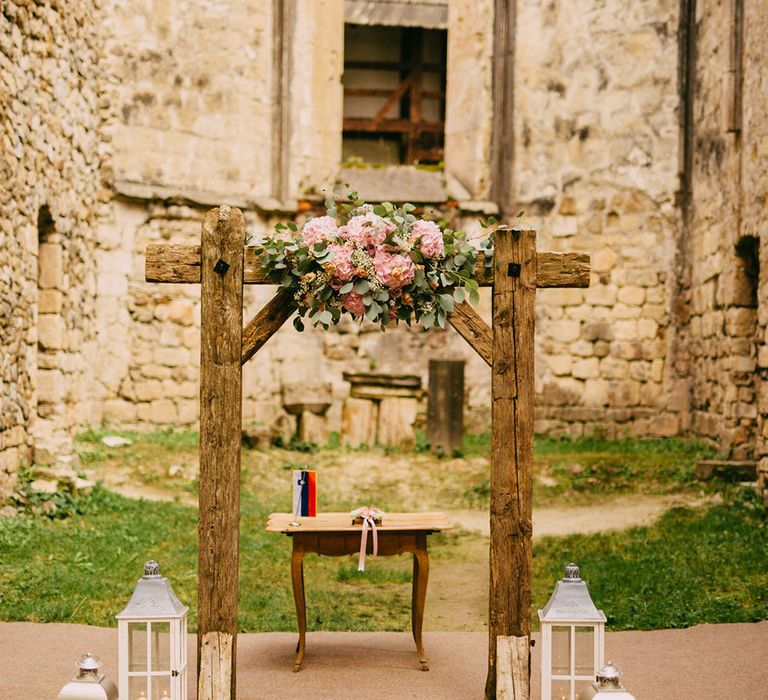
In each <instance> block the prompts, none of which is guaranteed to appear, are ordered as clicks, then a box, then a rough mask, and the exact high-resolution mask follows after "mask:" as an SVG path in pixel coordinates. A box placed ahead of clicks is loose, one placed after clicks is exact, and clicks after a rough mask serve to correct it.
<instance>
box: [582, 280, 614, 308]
mask: <svg viewBox="0 0 768 700" xmlns="http://www.w3.org/2000/svg"><path fill="white" fill-rule="evenodd" d="M584 300H585V301H586V302H587V304H592V305H594V306H613V305H614V304H615V303H616V286H615V285H613V284H599V283H597V284H595V285H594V286H591V287H590V288H589V289H587V290H585V292H584Z"/></svg>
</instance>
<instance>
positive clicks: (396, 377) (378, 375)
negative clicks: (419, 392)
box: [341, 372, 421, 389]
mask: <svg viewBox="0 0 768 700" xmlns="http://www.w3.org/2000/svg"><path fill="white" fill-rule="evenodd" d="M341 376H342V377H343V378H344V381H345V382H349V383H350V384H352V385H353V386H356V385H362V386H386V387H402V388H406V389H421V377H420V376H419V375H418V374H389V373H386V374H385V373H383V372H344V373H343V374H342V375H341Z"/></svg>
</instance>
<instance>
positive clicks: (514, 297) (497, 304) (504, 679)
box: [145, 205, 590, 700]
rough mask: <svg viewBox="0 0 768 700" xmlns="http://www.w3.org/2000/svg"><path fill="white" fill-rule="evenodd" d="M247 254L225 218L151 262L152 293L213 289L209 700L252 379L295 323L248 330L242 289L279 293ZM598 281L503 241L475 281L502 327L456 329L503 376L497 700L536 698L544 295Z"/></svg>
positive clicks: (241, 231)
mask: <svg viewBox="0 0 768 700" xmlns="http://www.w3.org/2000/svg"><path fill="white" fill-rule="evenodd" d="M244 240H245V223H244V220H243V215H242V213H241V212H240V210H238V209H235V208H230V207H229V206H226V205H223V206H221V207H218V208H216V209H212V210H211V211H209V212H208V213H207V214H206V215H205V217H204V219H203V226H202V238H201V245H199V246H196V245H150V246H148V247H147V253H146V271H145V272H146V280H147V282H160V283H186V284H196V283H200V284H202V290H201V307H202V313H201V322H200V333H201V343H200V345H201V348H200V509H199V510H200V513H199V525H198V536H199V555H198V557H199V559H198V633H197V645H198V655H197V659H198V668H197V670H198V698H199V700H234V698H236V692H235V680H236V676H235V666H236V642H237V591H238V573H239V546H240V543H239V540H240V532H239V525H240V448H241V429H242V425H241V423H242V365H243V364H245V363H246V362H247V361H248V360H249V359H250V358H251V357H253V356H254V355H255V354H256V352H258V350H259V349H260V348H261V347H262V346H263V345H264V343H266V342H267V341H268V340H269V339H270V338H271V337H272V335H273V334H274V333H275V332H276V331H277V330H278V329H279V328H280V327H281V326H282V325H283V323H285V321H287V320H288V319H289V318H290V317H291V315H292V314H293V312H294V311H295V310H296V307H295V305H294V303H293V300H292V299H291V297H290V295H289V294H288V293H287V292H286V291H285V290H280V291H278V292H277V293H276V294H275V296H274V297H273V298H272V299H271V300H270V301H269V302H268V303H267V304H266V305H265V306H264V307H263V308H262V309H261V310H260V311H259V312H258V313H257V314H256V316H255V317H254V318H253V319H252V320H251V321H250V322H249V323H248V324H247V325H246V326H245V327H243V284H274V283H273V282H271V281H270V280H268V279H267V277H266V275H265V274H264V273H263V272H262V271H261V263H260V260H259V257H258V255H257V254H256V252H255V250H254V249H253V248H248V247H245V245H244ZM589 273H590V270H589V255H587V254H583V253H537V251H536V233H535V232H534V231H519V230H510V229H506V228H501V229H499V230H498V231H497V233H496V237H495V250H494V259H493V266H492V268H486V267H485V265H484V261H483V260H480V261H478V265H477V271H476V275H475V279H476V280H477V281H478V282H479V283H480V284H481V285H483V286H491V287H493V324H492V327H489V326H488V324H487V323H486V322H485V321H484V320H483V319H482V318H481V317H480V316H479V315H478V314H477V312H476V311H475V310H474V309H473V308H472V307H471V306H470V305H469V304H466V303H463V304H457V305H456V307H455V309H454V311H453V313H452V314H451V315H450V316H449V322H450V324H451V325H452V326H453V327H454V328H455V329H456V330H457V331H458V332H459V334H460V335H461V336H462V337H463V338H464V339H465V340H466V341H467V342H468V343H469V344H470V345H471V346H472V347H473V348H474V349H475V351H476V352H477V353H478V354H479V355H480V357H482V358H483V360H485V362H486V363H487V364H488V365H489V366H490V368H491V397H492V399H491V400H492V413H491V416H492V430H493V437H492V458H491V506H490V525H491V546H490V602H489V624H488V630H489V639H488V646H489V654H488V676H487V681H486V689H485V694H486V697H487V698H496V697H502V696H503V697H504V698H515V700H523V699H524V700H528V698H529V695H530V688H529V685H530V683H529V677H530V634H531V625H530V612H531V537H532V532H533V527H532V521H531V486H532V476H531V475H532V465H533V408H534V327H535V299H536V289H537V288H539V287H588V286H589ZM497 649H498V655H497ZM497 661H498V663H497ZM497 665H498V668H497Z"/></svg>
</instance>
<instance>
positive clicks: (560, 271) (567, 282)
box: [144, 244, 589, 288]
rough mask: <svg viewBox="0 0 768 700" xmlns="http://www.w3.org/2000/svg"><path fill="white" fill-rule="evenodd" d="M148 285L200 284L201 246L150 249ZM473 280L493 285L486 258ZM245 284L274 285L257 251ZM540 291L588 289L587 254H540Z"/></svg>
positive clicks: (248, 260)
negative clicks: (262, 268) (549, 289)
mask: <svg viewBox="0 0 768 700" xmlns="http://www.w3.org/2000/svg"><path fill="white" fill-rule="evenodd" d="M144 276H145V279H146V281H147V282H161V283H162V282H166V283H181V284H197V283H199V282H200V246H197V245H178V244H164V245H154V244H153V245H149V246H147V253H146V262H145V275H144ZM474 278H475V279H476V280H477V282H478V284H480V286H482V287H490V286H491V285H492V284H493V268H490V267H486V266H485V256H483V255H482V254H481V255H479V256H478V260H477V267H476V268H475V274H474ZM243 282H244V283H245V284H272V285H274V284H275V282H274V281H273V280H270V279H269V278H268V277H267V275H266V274H265V273H264V272H262V270H261V258H260V257H259V256H258V255H257V254H256V251H255V249H254V248H252V247H251V248H246V249H245V261H244V269H243ZM536 286H537V287H582V288H583V287H589V254H588V253H546V252H545V253H539V254H538V256H537V274H536Z"/></svg>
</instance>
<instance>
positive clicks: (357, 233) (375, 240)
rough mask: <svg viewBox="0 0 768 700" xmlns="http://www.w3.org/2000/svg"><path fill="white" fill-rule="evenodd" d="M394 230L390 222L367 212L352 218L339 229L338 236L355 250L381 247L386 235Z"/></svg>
mask: <svg viewBox="0 0 768 700" xmlns="http://www.w3.org/2000/svg"><path fill="white" fill-rule="evenodd" d="M394 230H395V225H394V224H393V223H392V222H391V221H387V220H386V219H382V218H381V217H380V216H378V215H377V214H374V213H372V212H369V213H368V214H364V215H363V214H360V215H359V216H353V217H352V218H351V219H350V220H349V221H348V222H347V224H346V226H342V227H341V228H339V235H340V236H341V237H342V238H343V239H344V240H346V241H349V242H350V243H352V244H353V245H354V246H355V247H356V248H368V247H370V246H378V245H381V244H382V243H383V242H384V239H385V238H386V237H387V234H390V233H392V232H393V231H394Z"/></svg>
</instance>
